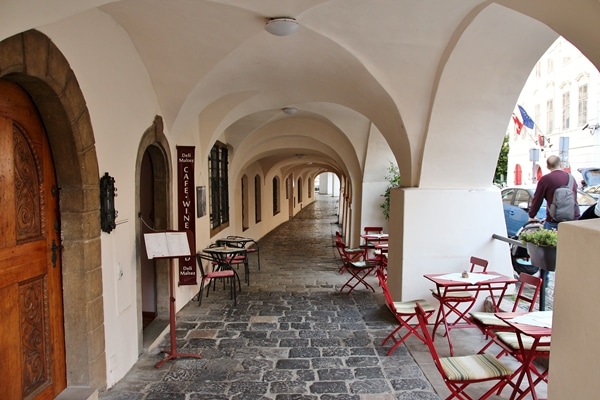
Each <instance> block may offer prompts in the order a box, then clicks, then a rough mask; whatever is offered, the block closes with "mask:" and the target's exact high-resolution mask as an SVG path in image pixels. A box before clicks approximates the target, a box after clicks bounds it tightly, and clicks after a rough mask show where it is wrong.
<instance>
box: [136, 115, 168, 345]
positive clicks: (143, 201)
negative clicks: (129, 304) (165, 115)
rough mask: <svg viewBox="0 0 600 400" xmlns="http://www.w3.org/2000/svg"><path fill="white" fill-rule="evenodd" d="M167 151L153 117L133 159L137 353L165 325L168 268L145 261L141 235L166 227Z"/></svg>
mask: <svg viewBox="0 0 600 400" xmlns="http://www.w3.org/2000/svg"><path fill="white" fill-rule="evenodd" d="M168 154H169V151H168V144H167V140H166V137H165V136H164V133H163V122H162V119H161V118H160V117H158V116H157V117H156V118H155V119H154V122H153V124H152V126H151V127H150V128H148V129H147V130H146V132H144V135H143V136H142V139H141V142H140V146H139V148H138V156H137V164H136V165H137V166H136V168H137V170H136V179H137V185H136V186H137V189H136V191H137V199H136V207H137V211H138V215H139V223H138V224H137V226H136V229H137V232H138V234H137V235H136V236H137V238H138V249H139V257H138V273H137V276H138V295H137V303H138V310H140V313H139V316H138V327H139V336H140V339H141V340H140V341H139V343H140V348H139V349H138V351H139V352H140V353H141V352H142V351H143V350H144V347H147V346H149V345H151V344H152V342H153V341H154V340H155V339H156V338H157V337H158V336H159V335H160V334H161V333H162V331H163V329H164V328H165V327H166V326H167V325H168V322H169V274H168V271H169V268H168V261H167V260H164V259H151V260H149V259H148V257H147V255H146V249H145V246H144V240H143V235H144V233H148V232H152V231H155V230H158V231H164V230H166V229H168V228H169V226H171V225H170V224H169V221H170V219H169V218H170V217H169V209H170V202H169V199H170V194H169V193H170V192H169V182H170V176H171V174H170V170H169V165H170V162H169V156H168Z"/></svg>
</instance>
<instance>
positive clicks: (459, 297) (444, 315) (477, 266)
mask: <svg viewBox="0 0 600 400" xmlns="http://www.w3.org/2000/svg"><path fill="white" fill-rule="evenodd" d="M470 262H471V267H470V269H469V272H473V273H475V272H485V271H486V270H487V266H488V261H487V260H484V259H482V258H479V257H475V256H471V259H470ZM465 288H466V286H465ZM459 289H460V288H459ZM431 294H432V295H433V297H434V298H435V299H436V300H438V301H439V302H440V306H439V308H438V313H437V316H436V319H435V324H434V325H433V332H432V334H431V335H432V337H434V338H435V332H436V330H437V328H438V327H439V326H440V324H442V323H443V324H444V326H445V328H446V332H445V333H444V336H447V337H448V344H449V345H450V349H451V351H452V343H451V341H450V337H449V335H450V330H451V329H453V328H464V327H473V324H472V323H471V321H470V320H469V319H468V315H467V314H468V312H469V311H470V310H471V308H472V307H473V306H474V305H475V300H476V299H477V294H478V291H469V290H465V291H460V290H452V291H440V288H438V287H436V288H434V289H431ZM461 306H462V307H463V308H462V309H461V308H459V307H461ZM452 317H454V319H452V320H451V319H450V318H452ZM461 321H463V323H462V324H460V322H461Z"/></svg>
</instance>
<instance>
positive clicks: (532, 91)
mask: <svg viewBox="0 0 600 400" xmlns="http://www.w3.org/2000/svg"><path fill="white" fill-rule="evenodd" d="M517 104H518V105H520V106H521V107H523V109H524V110H525V112H526V113H527V114H528V115H529V117H530V118H531V119H532V121H533V122H534V124H535V125H534V127H533V128H528V127H526V126H522V125H521V124H522V119H523V116H522V114H521V111H520V110H519V108H518V107H516V108H515V111H514V114H513V115H514V116H515V117H516V118H518V119H519V121H518V122H515V121H514V120H513V121H512V122H511V124H510V127H509V135H510V151H509V157H508V171H510V174H509V176H508V177H507V184H508V185H510V186H512V185H517V184H535V182H536V181H537V180H538V179H539V178H540V177H541V176H542V175H543V174H545V173H547V172H548V169H547V168H546V162H545V160H546V158H547V157H548V156H550V155H558V156H560V157H561V160H562V161H563V168H565V169H568V170H570V171H571V173H572V174H573V176H574V177H575V179H576V180H577V182H578V183H579V184H580V186H581V181H582V180H583V177H582V176H581V174H580V172H579V169H580V168H589V167H598V166H600V130H599V129H598V128H599V127H600V125H598V124H599V123H600V74H599V73H598V69H597V68H596V67H595V66H594V64H592V63H591V62H590V60H588V58H587V57H585V56H584V55H583V54H582V53H581V52H580V51H579V50H578V49H577V48H576V47H575V46H573V45H572V44H571V43H570V42H568V41H567V40H566V39H565V38H563V37H560V38H558V39H557V40H556V42H554V43H553V44H552V45H551V46H550V47H549V48H548V51H546V52H545V53H544V55H543V56H542V57H541V58H540V60H539V61H538V62H537V63H536V65H535V67H534V68H533V70H532V71H531V74H530V76H529V78H528V79H527V83H526V84H525V86H524V87H523V91H522V92H521V95H520V96H519V100H518V102H517Z"/></svg>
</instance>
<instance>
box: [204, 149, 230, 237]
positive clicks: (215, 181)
mask: <svg viewBox="0 0 600 400" xmlns="http://www.w3.org/2000/svg"><path fill="white" fill-rule="evenodd" d="M228 166H229V163H228V152H227V147H226V146H225V145H224V144H223V143H219V142H217V143H215V145H214V146H213V148H212V149H211V151H210V155H209V157H208V175H209V176H210V182H209V183H210V188H209V191H210V196H209V199H210V204H209V207H210V229H211V234H214V233H216V232H218V231H221V230H222V229H225V228H226V227H228V226H229V187H228V185H229V176H228Z"/></svg>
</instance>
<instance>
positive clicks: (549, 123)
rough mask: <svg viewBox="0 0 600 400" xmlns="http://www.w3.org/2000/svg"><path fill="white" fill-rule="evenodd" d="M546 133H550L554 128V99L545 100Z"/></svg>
mask: <svg viewBox="0 0 600 400" xmlns="http://www.w3.org/2000/svg"><path fill="white" fill-rule="evenodd" d="M546 118H547V119H546V134H547V135H550V134H551V133H552V131H553V130H554V100H552V99H550V100H548V101H547V102H546Z"/></svg>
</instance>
